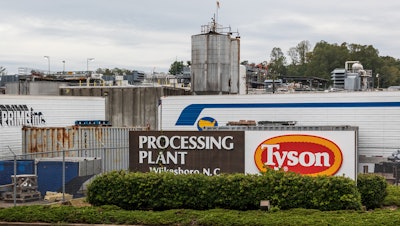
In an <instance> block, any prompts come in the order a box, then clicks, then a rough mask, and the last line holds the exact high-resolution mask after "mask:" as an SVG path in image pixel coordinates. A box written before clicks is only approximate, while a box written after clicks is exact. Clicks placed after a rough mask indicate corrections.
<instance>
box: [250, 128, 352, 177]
mask: <svg viewBox="0 0 400 226" xmlns="http://www.w3.org/2000/svg"><path fill="white" fill-rule="evenodd" d="M245 140H246V145H245V146H246V154H245V155H246V157H245V159H246V160H245V166H246V170H245V171H246V173H259V172H265V171H266V170H267V169H268V168H269V169H274V170H284V171H291V172H296V173H300V174H304V175H310V176H318V175H329V176H330V175H340V176H341V175H344V176H347V177H350V178H352V179H355V178H356V176H357V175H356V174H357V159H356V156H357V155H356V150H357V148H356V144H357V142H356V141H357V135H356V130H348V131H246V135H245Z"/></svg>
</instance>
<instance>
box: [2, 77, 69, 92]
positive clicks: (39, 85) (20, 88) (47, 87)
mask: <svg viewBox="0 0 400 226" xmlns="http://www.w3.org/2000/svg"><path fill="white" fill-rule="evenodd" d="M65 85H67V83H66V82H53V81H35V82H31V81H23V80H21V81H19V82H10V83H7V84H6V89H5V94H10V95H52V96H58V94H59V87H60V86H65Z"/></svg>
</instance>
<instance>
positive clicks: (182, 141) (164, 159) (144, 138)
mask: <svg viewBox="0 0 400 226" xmlns="http://www.w3.org/2000/svg"><path fill="white" fill-rule="evenodd" d="M244 134H245V132H244V131H131V132H130V133H129V170H130V171H139V172H156V173H161V172H172V173H174V174H205V175H209V176H212V175H218V174H221V173H243V172H244V137H245V135H244Z"/></svg>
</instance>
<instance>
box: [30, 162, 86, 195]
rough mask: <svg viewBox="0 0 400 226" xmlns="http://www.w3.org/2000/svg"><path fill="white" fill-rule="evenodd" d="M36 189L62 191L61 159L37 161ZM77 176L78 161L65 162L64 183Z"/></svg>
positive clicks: (44, 191)
mask: <svg viewBox="0 0 400 226" xmlns="http://www.w3.org/2000/svg"><path fill="white" fill-rule="evenodd" d="M37 175H38V179H37V180H38V190H39V191H40V193H41V194H42V196H45V195H46V191H52V192H62V161H39V162H38V164H37ZM78 176H79V162H65V183H68V182H69V181H71V180H73V179H74V178H76V177H78Z"/></svg>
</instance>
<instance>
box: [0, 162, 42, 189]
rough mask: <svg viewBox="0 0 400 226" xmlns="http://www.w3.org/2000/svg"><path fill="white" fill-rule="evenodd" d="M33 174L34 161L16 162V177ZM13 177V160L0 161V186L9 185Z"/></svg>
mask: <svg viewBox="0 0 400 226" xmlns="http://www.w3.org/2000/svg"><path fill="white" fill-rule="evenodd" d="M20 174H35V163H34V160H17V175H20ZM13 175H14V160H4V161H0V185H4V184H11V183H12V179H11V176H13Z"/></svg>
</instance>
